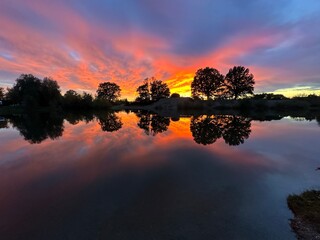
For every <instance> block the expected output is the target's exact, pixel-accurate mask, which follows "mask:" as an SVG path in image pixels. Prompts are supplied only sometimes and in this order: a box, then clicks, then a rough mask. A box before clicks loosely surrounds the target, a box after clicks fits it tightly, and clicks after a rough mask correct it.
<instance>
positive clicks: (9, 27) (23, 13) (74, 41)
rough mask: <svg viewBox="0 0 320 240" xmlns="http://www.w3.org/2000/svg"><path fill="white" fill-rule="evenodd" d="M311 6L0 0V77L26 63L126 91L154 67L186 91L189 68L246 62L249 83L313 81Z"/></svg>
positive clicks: (218, 0)
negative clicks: (250, 77) (251, 77)
mask: <svg viewBox="0 0 320 240" xmlns="http://www.w3.org/2000/svg"><path fill="white" fill-rule="evenodd" d="M177 9H178V10H179V11H177ZM319 12H320V4H319V1H318V0H308V1H299V0H294V1H287V0H279V1H274V2H271V1H268V0H260V1H256V0H246V1H245V2H244V1H241V2H239V1H235V0H227V1H226V0H215V1H211V0H202V1H196V0H188V1H185V0H175V1H171V0H163V1H146V0H138V1H131V0H122V1H111V0H109V1H103V0H94V1H85V0H70V1H63V0H55V1H49V0H42V1H37V0H28V1H25V0H15V1H1V3H0V28H1V32H0V86H2V85H4V86H7V85H9V84H10V85H11V84H12V83H13V82H14V79H15V78H17V77H18V75H20V74H21V73H33V74H35V75H37V76H39V77H44V76H52V77H54V78H55V79H56V80H58V81H59V84H60V85H61V86H62V88H63V90H68V89H69V88H73V89H76V90H81V91H82V90H87V91H94V90H96V88H97V86H98V84H99V83H100V82H103V81H115V82H117V83H118V84H119V85H120V86H121V88H122V89H123V96H124V97H129V98H133V97H134V96H133V95H134V94H133V91H134V89H136V87H137V85H138V84H140V83H141V82H142V81H143V79H145V78H146V77H151V76H155V77H157V78H159V79H162V80H164V81H166V82H167V83H168V84H169V86H170V88H171V89H172V91H173V92H178V93H180V94H182V95H189V94H190V81H191V80H192V77H193V75H194V73H195V71H196V70H197V69H199V68H202V67H206V66H212V67H215V68H218V69H219V70H220V71H221V72H222V73H223V74H226V72H227V71H228V69H229V68H230V67H232V66H233V65H245V66H248V67H249V68H250V69H251V70H252V72H253V73H254V75H255V76H256V80H257V84H256V85H257V92H262V91H274V90H277V89H287V88H291V87H294V89H296V87H297V86H302V87H310V88H311V89H316V88H319V81H318V79H319V76H320V75H319V74H320V73H319V69H318V62H319V57H320V55H319V52H320V51H319V42H320V41H319V40H320V34H319V31H316V29H318V26H319V23H320V17H319V16H320V14H319ZM285 92H286V94H288V93H290V91H289V92H288V91H285ZM317 92H318V93H319V90H317Z"/></svg>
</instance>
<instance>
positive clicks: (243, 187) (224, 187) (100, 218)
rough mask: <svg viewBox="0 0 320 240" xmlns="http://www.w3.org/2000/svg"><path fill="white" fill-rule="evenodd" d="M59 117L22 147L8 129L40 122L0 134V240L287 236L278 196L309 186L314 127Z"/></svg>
mask: <svg viewBox="0 0 320 240" xmlns="http://www.w3.org/2000/svg"><path fill="white" fill-rule="evenodd" d="M61 116H62V117H57V116H51V117H53V118H58V119H60V121H58V122H59V126H60V129H61V126H62V129H63V136H62V137H60V138H59V140H56V141H44V142H42V143H41V144H32V145H31V144H28V142H26V141H24V140H23V138H22V137H21V136H19V134H17V132H18V131H17V130H19V131H20V130H23V129H24V128H25V127H24V128H21V127H20V129H19V128H17V125H19V124H17V123H16V124H15V125H14V124H13V122H14V121H16V122H25V121H26V119H28V121H31V120H32V121H34V123H33V125H39V126H37V127H38V128H39V127H40V126H46V124H47V125H48V124H51V123H54V122H55V121H54V120H48V119H47V118H48V116H46V117H41V116H34V117H33V118H31V117H29V118H28V117H27V116H20V117H19V116H15V118H16V119H14V118H13V117H8V118H7V120H6V121H5V122H6V123H4V124H3V126H5V127H7V126H8V127H9V128H7V129H5V128H2V129H0V212H1V216H2V217H1V218H0V236H1V239H24V240H25V239H32V240H37V239H48V240H50V239H52V240H56V239H66V238H67V239H77V240H81V239H85V240H88V239H217V238H218V239H228V240H229V239H293V238H294V235H293V233H292V232H291V231H290V227H289V225H288V219H290V218H291V215H290V212H289V211H288V209H287V208H286V205H285V199H286V197H287V195H288V194H290V193H292V192H300V191H302V190H304V189H306V188H309V187H312V188H313V187H316V186H318V183H319V172H317V171H314V168H315V167H318V166H319V160H318V157H317V156H319V148H317V146H315V145H314V144H306V143H316V142H317V139H318V133H319V131H317V130H319V129H320V128H319V127H318V126H317V124H316V122H315V121H313V122H306V121H304V122H301V121H294V120H293V119H289V118H284V119H282V120H281V121H272V122H271V121H255V120H252V117H250V118H249V117H240V116H233V115H216V116H213V115H210V116H205V115H204V116H200V117H190V116H180V120H179V121H172V120H169V119H168V118H166V117H159V116H157V115H155V114H150V113H146V114H145V113H135V114H134V113H130V114H126V113H111V114H110V113H93V114H89V113H88V114H87V116H83V115H82V114H78V113H72V114H70V113H68V114H67V115H65V116H63V115H61ZM19 118H20V119H19ZM61 118H64V119H66V121H64V122H61ZM254 119H256V118H254ZM39 120H41V121H44V123H39ZM168 120H169V121H168ZM174 120H176V119H174ZM170 121H171V122H170ZM1 122H4V121H1ZM36 122H38V123H37V124H36ZM152 122H153V123H152ZM137 124H138V126H137ZM20 125H21V123H20ZM24 125H27V126H29V125H32V123H28V124H26V123H24ZM13 126H14V127H15V129H13V128H12V127H13ZM47 127H48V126H47ZM42 128H43V127H42ZM120 128H121V129H120ZM28 129H31V128H30V127H29V128H28ZM103 129H105V130H109V131H110V130H111V131H113V132H112V133H108V134H107V135H108V137H105V136H106V133H105V132H103V131H102V130H103ZM115 129H120V130H115ZM142 129H143V130H142ZM270 129H272V130H273V131H270ZM190 130H192V131H193V132H191V131H190ZM38 131H39V130H38ZM46 131H48V130H46ZM144 131H145V132H146V133H147V134H149V135H153V134H155V133H156V136H155V137H149V136H147V134H144V133H143V132H144ZM49 132H50V131H49ZM51 132H52V131H51ZM160 132H162V133H163V134H157V133H160ZM141 133H142V134H141ZM61 134H62V132H61ZM44 135H45V136H46V135H48V138H50V137H49V135H50V134H48V133H47V134H44ZM51 135H52V134H51ZM249 136H250V141H246V139H247V138H248V137H249ZM195 137H196V139H197V141H198V142H199V143H203V142H204V143H206V144H207V145H206V146H205V147H203V146H201V145H199V144H195V142H194V140H195V139H194V138H195ZM218 138H220V140H219V141H217V139H218ZM214 141H216V142H215V144H210V145H209V143H213V142H214ZM224 141H225V142H227V144H225V143H224ZM29 142H30V141H29ZM243 142H245V144H242V145H239V146H238V147H233V148H230V147H229V146H228V144H231V145H238V144H241V143H243ZM30 219H32V221H30Z"/></svg>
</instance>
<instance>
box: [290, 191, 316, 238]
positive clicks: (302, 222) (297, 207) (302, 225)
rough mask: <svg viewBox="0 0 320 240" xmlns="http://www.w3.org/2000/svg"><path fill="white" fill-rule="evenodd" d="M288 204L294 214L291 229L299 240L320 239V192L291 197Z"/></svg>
mask: <svg viewBox="0 0 320 240" xmlns="http://www.w3.org/2000/svg"><path fill="white" fill-rule="evenodd" d="M287 203H288V207H289V209H290V210H291V211H292V212H293V214H294V219H293V220H292V221H291V227H292V229H293V230H294V232H295V233H296V234H297V237H298V239H320V191H315V190H310V191H305V192H303V193H302V194H300V195H289V196H288V198H287Z"/></svg>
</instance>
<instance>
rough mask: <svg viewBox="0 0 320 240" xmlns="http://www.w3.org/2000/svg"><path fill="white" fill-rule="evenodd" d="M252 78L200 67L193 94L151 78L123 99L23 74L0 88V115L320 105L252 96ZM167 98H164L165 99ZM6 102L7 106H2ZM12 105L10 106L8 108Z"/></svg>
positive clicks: (107, 86) (111, 88)
mask: <svg viewBox="0 0 320 240" xmlns="http://www.w3.org/2000/svg"><path fill="white" fill-rule="evenodd" d="M254 84H255V79H254V76H253V74H252V73H250V70H249V69H248V68H245V67H243V66H234V67H233V68H231V69H230V70H229V71H228V73H227V74H226V75H225V76H224V75H223V74H221V73H220V72H219V71H218V70H217V69H214V68H210V67H206V68H203V69H199V70H198V71H197V72H196V73H195V76H194V79H193V81H192V82H191V85H190V88H191V96H190V97H188V98H185V97H184V98H182V97H180V95H179V94H178V93H172V94H171V92H170V89H169V86H168V85H167V84H166V83H165V82H163V81H161V80H157V79H155V78H154V77H151V78H146V79H145V80H144V81H143V83H142V84H141V85H140V86H138V87H137V88H136V91H135V92H136V95H137V97H136V98H135V100H134V101H131V102H129V101H128V100H127V99H121V88H120V86H119V85H117V84H116V83H113V82H103V83H100V84H99V86H98V87H97V90H96V91H95V94H92V93H89V92H81V93H79V92H76V91H75V90H72V89H70V90H67V91H66V92H65V93H64V94H62V93H61V89H60V86H59V85H58V82H57V81H55V80H53V79H52V78H47V77H46V78H44V79H39V78H37V77H35V76H33V75H32V74H22V75H21V76H20V77H18V78H17V79H16V81H15V84H14V85H13V87H11V88H7V89H6V90H5V89H3V88H0V106H1V107H0V113H6V112H9V113H10V112H21V111H26V112H29V111H52V110H65V111H69V110H89V109H95V110H98V109H112V108H113V109H117V110H125V109H127V110H137V109H142V110H154V109H174V110H184V111H186V110H190V109H196V110H202V111H210V110H212V109H216V110H219V109H220V110H223V109H237V110H239V109H240V110H242V111H266V110H268V109H273V110H278V111H285V110H288V109H309V110H314V109H320V97H319V96H316V95H309V96H300V97H294V98H291V99H289V98H286V97H285V96H283V95H281V94H272V93H260V94H254ZM164 99H165V101H164ZM4 106H6V107H4ZM8 106H10V107H8Z"/></svg>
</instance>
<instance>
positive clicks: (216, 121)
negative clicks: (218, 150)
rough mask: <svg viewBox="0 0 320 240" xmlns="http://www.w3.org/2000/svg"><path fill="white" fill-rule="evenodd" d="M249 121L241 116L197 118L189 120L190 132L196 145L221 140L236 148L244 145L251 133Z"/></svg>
mask: <svg viewBox="0 0 320 240" xmlns="http://www.w3.org/2000/svg"><path fill="white" fill-rule="evenodd" d="M250 128H251V120H250V119H248V118H245V117H242V116H228V115H226V116H222V115H221V116H219V115H218V116H214V115H211V116H198V117H192V118H191V124H190V131H191V133H192V136H193V139H194V141H195V142H196V143H198V144H203V145H208V144H212V143H214V142H216V141H217V140H218V139H219V138H221V137H222V138H223V139H224V141H225V143H227V144H229V145H230V146H236V145H239V144H242V143H244V140H245V139H247V138H249V135H250V132H251V129H250Z"/></svg>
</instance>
